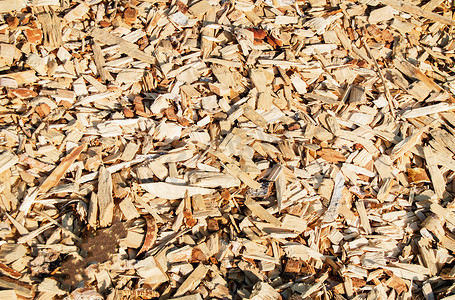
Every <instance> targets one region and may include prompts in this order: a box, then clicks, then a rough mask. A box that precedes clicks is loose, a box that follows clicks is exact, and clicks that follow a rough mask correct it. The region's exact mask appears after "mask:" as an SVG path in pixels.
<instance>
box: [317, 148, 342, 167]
mask: <svg viewBox="0 0 455 300" xmlns="http://www.w3.org/2000/svg"><path fill="white" fill-rule="evenodd" d="M316 153H317V155H319V156H320V157H321V158H322V159H324V160H326V161H329V162H334V163H338V162H344V161H346V158H345V157H344V155H343V154H341V153H340V152H339V151H337V150H333V149H329V148H323V149H320V150H318V151H317V152H316Z"/></svg>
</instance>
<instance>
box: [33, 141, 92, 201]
mask: <svg viewBox="0 0 455 300" xmlns="http://www.w3.org/2000/svg"><path fill="white" fill-rule="evenodd" d="M86 146H87V145H86V144H82V145H80V146H78V147H74V149H73V150H72V151H71V153H70V154H68V155H67V156H65V158H63V159H62V161H61V162H60V164H59V165H58V167H57V168H55V169H54V171H52V173H51V174H50V175H49V176H48V177H47V178H46V180H44V182H43V183H42V184H41V185H40V187H39V191H40V192H41V193H45V192H47V191H49V190H50V189H51V188H53V187H54V186H55V185H57V183H58V182H59V181H60V179H62V178H63V176H65V173H66V172H67V171H68V169H69V167H70V166H71V164H72V163H73V162H74V161H75V160H76V159H77V158H78V157H79V155H80V154H81V153H82V151H84V149H85V147H86Z"/></svg>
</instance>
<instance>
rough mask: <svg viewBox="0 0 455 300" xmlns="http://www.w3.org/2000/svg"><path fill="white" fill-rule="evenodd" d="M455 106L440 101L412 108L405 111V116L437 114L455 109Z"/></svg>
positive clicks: (414, 116)
mask: <svg viewBox="0 0 455 300" xmlns="http://www.w3.org/2000/svg"><path fill="white" fill-rule="evenodd" d="M454 108H455V106H453V105H451V104H448V103H445V102H444V103H439V104H435V105H430V106H426V107H420V108H416V109H411V110H408V111H406V112H404V113H403V115H402V117H403V118H418V117H422V116H426V115H431V114H437V113H440V112H445V111H448V110H451V109H454Z"/></svg>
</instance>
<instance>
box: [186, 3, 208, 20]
mask: <svg viewBox="0 0 455 300" xmlns="http://www.w3.org/2000/svg"><path fill="white" fill-rule="evenodd" d="M211 7H212V6H211V5H210V3H209V2H207V1H205V0H201V1H199V2H196V3H195V4H193V5H191V6H190V7H189V8H188V12H189V13H190V14H192V15H193V16H195V17H200V16H202V15H204V14H205V13H206V12H208V11H209V10H210V8H211Z"/></svg>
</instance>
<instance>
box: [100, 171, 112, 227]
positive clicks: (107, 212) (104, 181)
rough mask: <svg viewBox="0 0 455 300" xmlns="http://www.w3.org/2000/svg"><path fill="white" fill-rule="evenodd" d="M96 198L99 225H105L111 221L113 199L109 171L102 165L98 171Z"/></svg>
mask: <svg viewBox="0 0 455 300" xmlns="http://www.w3.org/2000/svg"><path fill="white" fill-rule="evenodd" d="M97 198H98V219H99V224H100V227H107V226H109V225H110V224H111V223H112V218H113V214H114V199H113V197H112V177H111V173H110V172H109V171H108V170H107V169H106V168H105V167H104V166H102V167H101V168H100V171H99V176H98V194H97Z"/></svg>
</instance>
